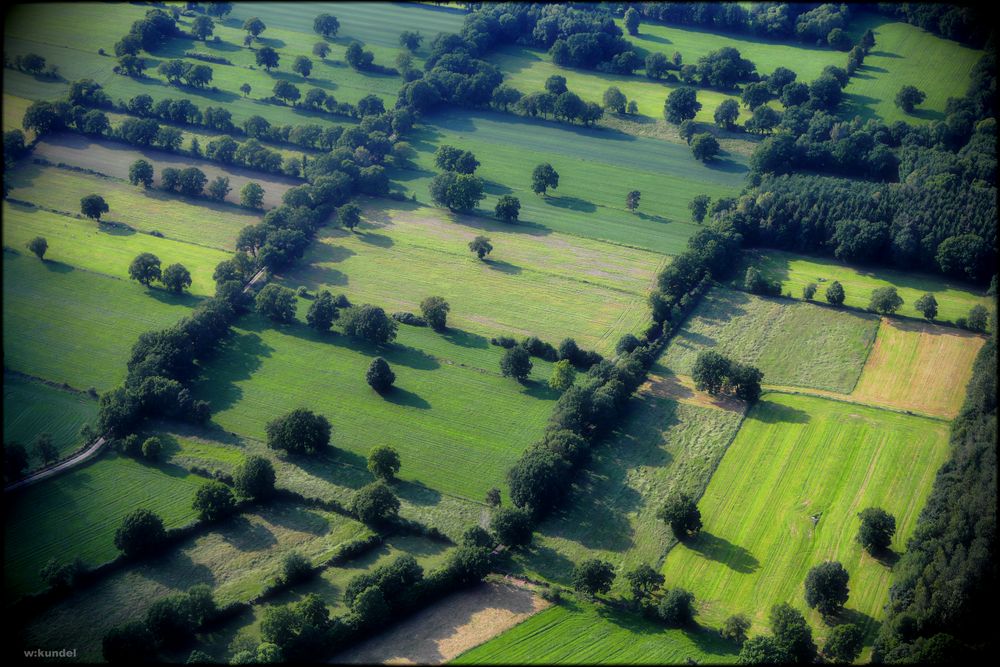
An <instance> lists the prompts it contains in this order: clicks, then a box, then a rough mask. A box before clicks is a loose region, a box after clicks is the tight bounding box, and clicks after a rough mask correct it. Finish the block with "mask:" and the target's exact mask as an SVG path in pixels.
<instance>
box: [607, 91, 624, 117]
mask: <svg viewBox="0 0 1000 667" xmlns="http://www.w3.org/2000/svg"><path fill="white" fill-rule="evenodd" d="M627 103H628V99H627V98H626V97H625V94H624V93H622V91H621V90H619V89H618V87H617V86H610V87H609V88H608V89H607V90H605V91H604V108H605V109H607V110H608V111H612V112H614V113H625V105H626V104H627Z"/></svg>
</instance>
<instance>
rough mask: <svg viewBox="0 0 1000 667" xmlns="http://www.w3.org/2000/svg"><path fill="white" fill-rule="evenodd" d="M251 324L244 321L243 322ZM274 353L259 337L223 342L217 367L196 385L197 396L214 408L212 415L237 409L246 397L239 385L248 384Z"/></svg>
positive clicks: (236, 335)
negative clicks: (242, 382) (265, 360)
mask: <svg viewBox="0 0 1000 667" xmlns="http://www.w3.org/2000/svg"><path fill="white" fill-rule="evenodd" d="M247 321H252V320H248V319H247V318H244V320H243V321H242V322H241V325H242V324H243V323H244V322H247ZM273 351H274V348H272V347H271V346H270V345H268V344H266V343H265V342H264V340H263V339H262V338H261V337H260V336H258V335H257V334H256V333H252V332H251V333H245V334H241V333H234V334H233V335H232V336H231V337H229V338H228V339H226V340H225V341H223V343H222V345H221V346H220V349H219V350H218V352H217V353H216V354H217V359H216V363H213V364H212V365H211V368H210V369H205V370H203V372H202V375H201V376H199V377H198V378H197V379H196V381H195V383H194V387H195V391H194V393H195V395H197V396H200V397H202V398H205V399H207V400H208V401H209V403H211V405H212V412H213V413H215V412H221V411H223V410H226V409H228V408H230V407H232V406H233V405H235V404H236V403H237V402H239V400H240V399H241V398H242V397H243V389H242V388H240V387H239V385H238V384H237V382H240V381H242V380H249V379H250V378H251V377H252V376H253V374H254V372H256V371H257V369H259V368H260V367H261V364H262V361H261V359H263V358H266V357H270V356H271V353H272V352H273Z"/></svg>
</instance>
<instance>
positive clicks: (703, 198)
mask: <svg viewBox="0 0 1000 667" xmlns="http://www.w3.org/2000/svg"><path fill="white" fill-rule="evenodd" d="M711 201H712V198H711V197H709V196H708V195H698V196H697V197H695V198H694V199H692V200H691V201H690V202H688V208H689V209H690V210H691V220H693V221H694V222H697V223H698V224H699V225H700V224H701V223H702V222H704V220H705V214H706V213H708V205H709V203H710V202H711Z"/></svg>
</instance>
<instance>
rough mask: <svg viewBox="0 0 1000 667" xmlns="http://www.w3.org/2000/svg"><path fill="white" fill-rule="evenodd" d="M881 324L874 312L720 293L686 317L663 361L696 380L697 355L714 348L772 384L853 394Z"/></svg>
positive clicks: (707, 296) (704, 300)
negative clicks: (751, 367) (756, 370)
mask: <svg viewBox="0 0 1000 667" xmlns="http://www.w3.org/2000/svg"><path fill="white" fill-rule="evenodd" d="M878 323H879V321H878V318H877V317H875V316H873V315H865V314H859V313H855V312H851V311H843V310H840V311H838V310H834V309H832V308H825V307H823V306H818V305H815V304H808V303H801V302H797V301H790V300H786V299H776V298H763V297H758V296H754V295H751V294H746V293H744V292H738V291H735V290H729V289H715V290H712V291H711V292H709V293H708V294H707V295H705V297H704V298H703V299H702V300H701V302H700V303H699V304H698V306H697V307H696V308H695V310H694V312H693V313H692V314H691V316H690V317H688V319H687V321H686V322H685V323H684V326H683V328H682V329H681V330H680V331H679V332H678V333H677V336H676V337H675V338H674V339H673V341H672V342H671V344H670V347H669V348H668V349H667V352H666V354H665V355H664V357H663V364H664V365H665V366H667V367H668V368H669V369H670V370H671V371H673V372H674V373H677V374H681V375H690V374H691V369H692V367H693V366H694V362H695V359H697V356H698V353H699V352H700V351H702V350H705V349H708V348H715V349H717V350H718V351H719V352H721V353H722V354H725V355H728V356H730V357H732V358H733V359H735V360H737V361H740V362H742V363H749V364H752V365H754V366H757V367H758V368H760V370H761V371H763V373H764V382H765V383H767V384H779V385H793V386H800V387H811V388H814V389H829V390H832V391H839V392H842V393H849V392H850V391H851V390H852V389H854V385H855V383H856V382H857V380H858V376H859V375H860V374H861V369H862V368H863V367H864V364H865V359H866V358H867V357H868V351H869V349H870V347H871V344H872V341H873V340H874V339H875V333H876V331H877V329H878Z"/></svg>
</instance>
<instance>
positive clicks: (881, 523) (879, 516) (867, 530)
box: [858, 507, 896, 556]
mask: <svg viewBox="0 0 1000 667" xmlns="http://www.w3.org/2000/svg"><path fill="white" fill-rule="evenodd" d="M858 518H859V519H861V526H860V527H859V528H858V543H860V544H861V546H863V547H864V548H865V550H867V551H868V553H870V554H872V555H874V556H877V555H879V554H882V553H884V552H885V551H886V550H888V549H889V546H890V545H891V544H892V536H893V535H895V534H896V519H895V517H893V516H892V515H891V514H889V513H888V512H886V511H885V510H884V509H882V508H881V507H869V508H867V509H865V510H864V511H862V512H861V513H860V514H858Z"/></svg>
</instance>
